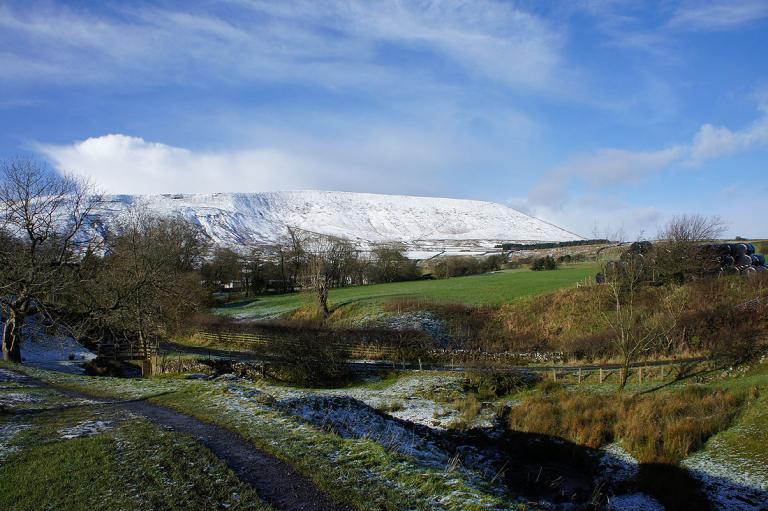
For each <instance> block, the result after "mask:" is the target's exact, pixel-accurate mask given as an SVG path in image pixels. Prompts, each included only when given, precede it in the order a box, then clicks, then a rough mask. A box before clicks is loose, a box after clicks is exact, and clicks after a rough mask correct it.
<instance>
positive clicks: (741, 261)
mask: <svg viewBox="0 0 768 511" xmlns="http://www.w3.org/2000/svg"><path fill="white" fill-rule="evenodd" d="M707 248H708V249H709V250H712V251H714V252H715V253H717V255H718V256H719V259H720V272H719V275H721V276H723V275H744V276H749V275H752V274H755V273H762V272H765V271H768V267H766V265H765V256H764V255H763V254H758V253H756V248H755V245H753V244H752V243H721V244H719V245H708V246H707Z"/></svg>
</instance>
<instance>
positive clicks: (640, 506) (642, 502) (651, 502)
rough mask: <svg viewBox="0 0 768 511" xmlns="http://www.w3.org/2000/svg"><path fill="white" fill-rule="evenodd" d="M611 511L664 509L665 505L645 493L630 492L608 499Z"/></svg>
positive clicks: (657, 510)
mask: <svg viewBox="0 0 768 511" xmlns="http://www.w3.org/2000/svg"><path fill="white" fill-rule="evenodd" d="M606 508H607V509H608V510H610V511H664V506H662V505H661V504H659V502H658V501H656V500H655V499H654V498H652V497H650V496H648V495H646V494H645V493H640V492H638V493H629V494H627V495H619V496H617V497H612V498H611V499H609V500H608V505H607V506H606Z"/></svg>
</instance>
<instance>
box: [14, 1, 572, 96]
mask: <svg viewBox="0 0 768 511" xmlns="http://www.w3.org/2000/svg"><path fill="white" fill-rule="evenodd" d="M21 5H24V4H21ZM109 9H110V8H109V7H106V6H103V10H102V11H101V12H97V11H96V10H93V9H88V8H83V7H81V8H78V9H75V8H68V7H64V6H51V5H50V4H33V5H26V8H12V7H10V6H9V5H6V6H0V44H2V43H3V42H4V41H7V44H5V46H6V50H5V51H3V52H0V65H1V66H2V67H3V68H4V69H5V70H10V71H12V72H4V73H3V74H2V76H0V80H5V81H32V80H46V81H53V82H74V83H94V82H108V83H110V84H114V85H121V84H133V85H136V84H167V83H183V84H186V85H194V86H201V85H202V86H205V85H206V84H211V83H214V84H215V83H222V82H223V83H226V82H239V83H241V82H242V81H246V82H275V81H277V82H281V81H293V82H300V83H312V84H316V85H321V86H324V87H339V86H366V87H377V88H380V89H384V90H386V89H387V88H388V87H390V88H391V85H392V84H399V85H400V86H401V87H402V86H403V84H404V82H410V83H411V84H412V85H415V84H417V83H418V82H424V81H425V80H428V81H430V82H432V83H435V84H439V83H440V82H441V80H439V79H437V78H436V77H435V76H430V72H429V70H428V69H425V67H424V66H422V65H418V64H417V65H414V64H413V63H411V64H409V63H408V59H401V58H391V57H387V51H388V50H389V49H391V48H392V47H395V48H398V49H399V50H407V51H410V52H412V53H413V54H418V53H419V52H422V53H427V54H429V55H431V56H437V57H438V58H440V59H443V61H444V65H445V66H446V68H447V69H449V70H450V72H449V74H451V75H459V76H464V78H465V79H473V80H474V79H475V78H476V76H477V75H483V76H484V77H485V78H487V79H490V80H493V81H496V82H498V83H501V84H503V85H506V86H510V87H522V88H528V89H534V90H552V89H555V88H556V87H558V86H559V84H561V83H562V80H559V79H558V76H559V77H560V78H562V75H563V74H564V73H568V71H567V69H568V66H566V63H564V62H563V61H562V59H561V57H560V52H561V45H562V41H561V38H560V35H559V34H558V32H557V31H556V30H554V29H552V28H551V27H549V26H548V25H547V24H546V23H545V22H544V21H542V20H541V19H539V18H537V17H535V16H533V15H531V14H528V13H526V12H524V11H521V10H519V9H518V8H516V7H515V6H514V5H512V4H509V3H504V2H496V1H493V0H484V1H482V2H480V3H471V4H470V3H465V2H458V1H457V2H431V1H419V2H416V1H414V2H400V1H397V0H388V1H379V0H376V1H373V0H371V1H364V2H355V3H349V2H344V1H340V0H339V1H329V2H314V1H301V0H298V1H293V2H260V1H251V2H248V1H239V2H238V1H234V2H230V5H228V6H227V7H226V8H222V9H217V8H216V6H212V5H210V4H205V3H200V4H199V3H192V2H190V3H188V4H186V5H185V8H184V10H181V9H178V10H172V9H170V8H168V9H166V8H153V7H136V6H134V5H131V6H130V7H128V4H122V6H120V7H117V8H114V9H118V10H117V11H114V10H113V11H110V10H109ZM3 34H5V36H3ZM403 69H408V70H409V72H408V73H407V74H405V73H403V72H402V70H403ZM444 70H445V69H443V71H444ZM403 76H409V77H410V78H409V79H408V80H403ZM441 76H443V77H444V76H445V74H444V73H443V74H442V75H441Z"/></svg>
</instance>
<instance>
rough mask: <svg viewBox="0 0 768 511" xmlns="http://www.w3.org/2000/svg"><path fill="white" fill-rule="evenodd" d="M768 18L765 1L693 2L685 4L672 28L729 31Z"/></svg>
mask: <svg viewBox="0 0 768 511" xmlns="http://www.w3.org/2000/svg"><path fill="white" fill-rule="evenodd" d="M765 17H768V3H766V2H765V1H764V0H692V1H687V2H684V3H683V4H682V5H681V6H679V8H678V9H677V11H676V12H675V14H674V16H673V17H672V19H671V21H670V26H672V27H676V28H690V29H696V30H728V29H734V28H738V27H742V26H744V25H747V24H750V23H753V22H755V21H758V20H760V19H763V18H765Z"/></svg>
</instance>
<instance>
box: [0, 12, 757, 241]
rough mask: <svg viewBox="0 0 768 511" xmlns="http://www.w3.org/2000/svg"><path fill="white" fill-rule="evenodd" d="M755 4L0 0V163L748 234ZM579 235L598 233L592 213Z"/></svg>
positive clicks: (112, 180)
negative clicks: (20, 157) (27, 161)
mask: <svg viewBox="0 0 768 511" xmlns="http://www.w3.org/2000/svg"><path fill="white" fill-rule="evenodd" d="M767 48H768V1H765V0H763V1H757V0H743V1H737V0H734V1H728V2H726V1H719V0H717V1H709V2H708V1H704V0H697V1H671V0H670V1H666V0H661V1H658V2H647V1H640V0H638V1H629V0H627V1H623V0H592V1H589V0H585V1H578V0H574V1H562V2H541V1H533V0H530V1H519V2H514V1H492V0H474V1H420V0H411V1H405V0H402V1H390V0H371V1H359V2H352V1H334V0H326V1H311V0H307V1H304V0H299V1H280V2H274V1H260V0H229V1H220V2H195V1H185V2H141V1H132V2H109V1H93V2H87V1H79V2H75V1H73V2H50V1H48V2H36V1H34V0H32V1H30V0H26V1H19V2H15V1H3V2H0V121H1V122H0V157H10V156H13V155H17V154H32V155H35V156H37V157H40V158H45V159H47V160H49V161H50V162H51V163H52V164H53V165H54V166H55V167H56V168H58V169H60V170H62V171H70V172H75V173H80V174H83V175H86V176H88V177H90V178H91V179H93V180H94V181H95V182H96V183H97V184H98V185H99V186H100V187H101V188H102V189H103V190H104V191H106V192H110V193H170V192H230V191H238V192H247V191H268V190H282V189H329V190H346V191H362V192H377V193H400V194H415V195H430V196H450V197H460V198H473V199H484V200H492V201H496V202H501V203H505V204H509V205H511V206H513V207H517V208H519V209H521V210H524V211H526V212H529V213H532V214H534V215H536V216H539V217H541V218H544V219H547V220H550V221H553V222H555V223H558V224H559V225H562V226H564V227H567V228H570V229H572V230H575V231H577V232H580V233H581V234H583V235H586V236H591V235H593V233H597V232H598V231H600V232H606V231H608V230H614V229H616V228H618V227H623V229H624V230H625V231H626V233H627V235H628V236H632V237H634V236H638V235H645V236H650V237H652V236H653V235H654V234H655V233H656V231H657V229H658V228H659V227H660V226H661V225H663V223H664V222H665V221H666V220H667V219H668V218H669V217H670V216H671V215H675V214H681V213H703V214H708V215H719V216H721V217H722V218H723V219H724V220H725V221H726V223H727V224H728V225H729V229H728V232H729V233H730V234H732V235H742V236H752V237H757V236H762V237H765V236H768V227H767V226H768V222H766V221H765V220H763V212H764V210H765V197H766V196H767V195H768V180H766V179H765V170H766V162H767V161H768V158H767V157H768V51H766V49H767ZM596 225H597V228H596V227H595V226H596Z"/></svg>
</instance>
